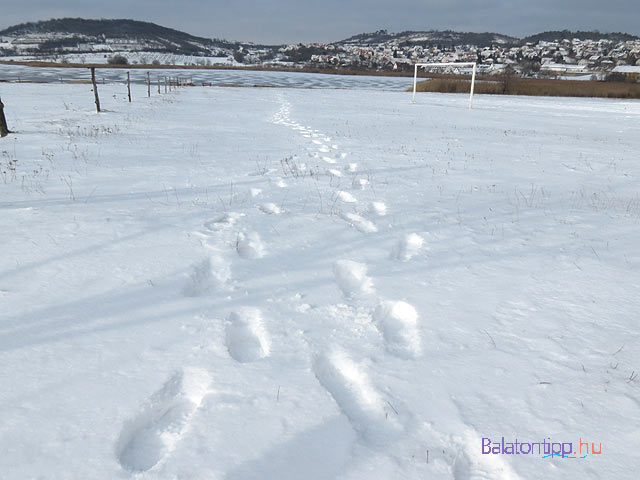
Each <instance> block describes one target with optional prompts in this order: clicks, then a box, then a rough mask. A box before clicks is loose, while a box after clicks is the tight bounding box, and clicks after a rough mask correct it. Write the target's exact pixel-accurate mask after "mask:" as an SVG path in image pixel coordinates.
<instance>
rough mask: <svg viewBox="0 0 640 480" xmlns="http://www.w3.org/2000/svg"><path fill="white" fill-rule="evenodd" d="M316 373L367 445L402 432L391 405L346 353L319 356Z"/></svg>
mask: <svg viewBox="0 0 640 480" xmlns="http://www.w3.org/2000/svg"><path fill="white" fill-rule="evenodd" d="M313 373H314V374H315V376H316V378H317V379H318V381H319V382H320V384H321V385H322V386H323V387H324V388H325V389H326V390H327V392H329V394H330V395H331V397H333V400H334V401H335V402H336V404H337V405H338V408H339V409H340V411H341V412H342V413H343V414H344V415H345V416H346V417H347V419H348V420H349V423H351V426H352V427H353V429H354V430H355V431H356V432H357V433H358V434H359V435H360V436H361V438H362V439H363V440H364V441H365V442H367V443H369V444H373V445H380V444H385V443H387V442H388V441H389V440H390V439H392V438H394V437H395V436H397V435H398V434H400V433H401V432H402V426H401V425H400V423H399V422H398V420H397V419H396V418H395V416H394V415H393V413H392V414H389V413H390V412H389V410H391V409H388V405H389V404H388V402H386V401H385V400H384V398H383V397H382V395H381V394H380V393H379V392H378V391H377V390H376V389H375V388H374V387H373V386H372V385H371V381H370V379H369V376H368V375H367V373H366V372H365V370H364V369H363V368H362V367H361V366H360V365H358V364H357V363H356V362H354V361H353V360H352V359H351V358H349V356H348V355H347V353H346V352H344V351H342V350H339V349H335V350H333V351H332V352H330V353H328V354H323V355H319V356H317V357H316V358H315V359H314V362H313Z"/></svg>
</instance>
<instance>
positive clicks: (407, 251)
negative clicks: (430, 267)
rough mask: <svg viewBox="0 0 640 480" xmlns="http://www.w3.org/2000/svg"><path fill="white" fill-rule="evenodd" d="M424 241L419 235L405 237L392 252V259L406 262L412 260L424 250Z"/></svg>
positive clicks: (411, 234) (410, 234) (413, 234)
mask: <svg viewBox="0 0 640 480" xmlns="http://www.w3.org/2000/svg"><path fill="white" fill-rule="evenodd" d="M423 244H424V239H423V238H422V237H421V236H420V235H418V234H417V233H409V234H407V235H403V236H402V237H401V238H400V240H398V243H397V244H396V246H395V247H394V249H393V251H392V252H391V258H392V259H394V260H400V261H403V262H406V261H408V260H411V259H412V258H413V257H414V256H415V255H416V254H417V253H418V252H419V251H420V249H421V248H422V246H423Z"/></svg>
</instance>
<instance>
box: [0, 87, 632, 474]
mask: <svg viewBox="0 0 640 480" xmlns="http://www.w3.org/2000/svg"><path fill="white" fill-rule="evenodd" d="M100 93H101V96H102V98H103V108H104V109H105V112H103V113H101V114H99V115H98V114H96V113H95V111H94V109H93V104H92V101H93V97H92V93H91V92H90V90H89V88H88V87H87V86H86V85H54V84H49V85H47V84H2V85H1V87H0V96H1V98H2V101H3V102H4V104H5V105H6V108H5V112H6V114H7V118H8V120H9V126H10V128H11V129H13V130H15V131H16V132H17V133H16V134H11V135H9V136H8V137H5V138H3V139H1V140H0V166H1V168H0V172H1V174H2V178H1V180H2V181H0V211H1V212H2V214H1V215H0V242H1V244H2V246H3V253H4V254H3V255H2V256H0V376H1V378H2V380H3V381H2V385H3V388H2V389H0V415H1V418H2V422H0V451H1V452H2V455H0V472H2V474H1V476H2V478H4V479H24V478H43V479H55V480H59V479H80V478H83V479H86V478H92V479H109V480H112V479H125V478H148V479H175V478H189V479H214V478H216V479H218V478H220V479H231V480H248V479H261V480H267V479H274V480H275V479H278V480H282V479H321V480H328V479H359V480H371V479H385V480H390V479H403V480H404V479H424V478H433V479H455V480H466V479H479V478H484V479H492V480H493V479H518V478H520V479H534V478H546V479H566V478H589V479H598V478H616V479H632V478H635V477H636V472H635V468H636V466H637V465H638V464H639V462H640V454H639V452H640V437H639V436H638V432H637V426H638V424H639V422H640V379H639V378H638V377H637V375H638V372H640V350H639V348H640V332H639V330H638V321H637V318H638V307H639V301H638V288H639V286H640V253H639V250H638V244H639V242H640V234H639V233H638V232H639V230H638V222H639V218H640V195H639V193H638V180H639V176H640V166H639V165H638V162H637V157H638V152H640V135H638V124H639V120H640V104H638V103H637V102H633V101H611V100H586V99H556V98H553V99H551V98H535V99H532V98H520V97H499V96H490V97H489V96H487V97H483V96H480V97H478V98H477V100H476V102H475V104H474V109H473V110H468V109H467V108H466V98H465V97H464V96H457V95H450V96H447V95H439V94H421V95H420V96H419V97H418V102H417V104H413V105H412V104H411V103H410V94H407V93H396V92H372V91H357V90H355V91H354V90H352V91H349V90H329V89H327V90H307V89H280V88H268V89H259V88H203V87H198V88H195V87H194V88H188V89H180V90H177V91H176V90H174V91H173V92H172V93H170V94H166V95H164V94H163V95H154V96H153V97H152V98H150V99H147V98H144V95H146V88H145V87H144V86H141V85H140V86H139V85H134V103H132V104H129V103H128V102H127V100H126V91H125V90H124V89H123V87H122V86H116V85H112V86H109V85H106V86H102V85H101V86H100ZM516 440H517V441H518V442H519V443H518V445H520V449H519V450H518V451H519V452H520V453H519V454H517V455H516V454H509V453H508V452H509V444H511V452H513V451H514V450H513V449H514V442H515V441H516ZM503 442H505V445H506V446H505V445H503ZM580 442H582V443H583V445H582V446H581V445H580ZM563 444H564V445H563ZM568 444H571V445H570V446H569V447H568V446H567V445H568ZM487 445H489V446H490V447H491V453H487V448H488V447H487ZM523 445H528V447H529V453H526V452H525V451H524V448H523ZM536 445H537V446H536ZM585 445H587V446H588V447H587V446H585ZM594 447H595V449H596V451H595V452H594V450H593V449H594ZM516 448H518V447H516ZM547 448H548V449H550V450H552V451H553V452H555V453H559V452H564V453H565V454H566V455H565V456H564V457H562V456H557V455H556V456H554V457H553V458H552V457H548V456H546V455H545V449H547ZM586 448H589V452H588V454H587V452H586ZM496 449H497V450H496ZM532 449H533V451H532ZM569 449H570V450H571V452H570V453H569ZM598 450H600V452H601V453H597V452H598ZM498 451H499V453H497V452H498ZM483 452H484V453H483ZM574 452H575V454H574ZM585 455H586V458H581V457H583V456H585ZM543 457H547V458H543Z"/></svg>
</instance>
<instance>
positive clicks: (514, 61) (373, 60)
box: [0, 22, 640, 76]
mask: <svg viewBox="0 0 640 480" xmlns="http://www.w3.org/2000/svg"><path fill="white" fill-rule="evenodd" d="M137 23H139V22H137ZM144 25H153V24H144ZM153 27H156V26H155V25H153ZM158 28H159V27H158ZM381 32H382V33H383V34H381V35H377V34H380V33H381ZM178 33H181V32H178ZM184 35H186V34H184ZM465 35H466V36H465ZM473 35H475V36H479V35H487V36H488V40H487V39H483V40H482V42H483V43H484V44H485V45H487V46H477V45H473V44H465V43H464V40H468V39H469V36H473ZM628 37H631V36H628ZM631 38H634V39H633V40H625V41H614V40H610V39H597V40H594V39H588V40H583V39H579V38H567V39H563V40H556V41H545V40H539V41H536V42H528V43H524V44H521V43H522V42H519V43H520V44H518V42H517V40H518V39H514V38H511V37H505V36H501V35H498V34H459V33H456V32H408V33H406V34H387V33H386V31H380V32H376V33H375V34H361V35H358V36H355V37H352V38H350V39H347V40H344V41H342V42H337V43H328V44H320V43H309V44H296V45H286V46H260V45H255V44H251V43H239V42H226V41H220V40H208V39H199V38H197V37H190V39H188V41H185V40H183V39H180V40H179V41H177V40H174V39H171V38H160V37H159V36H158V35H155V36H147V37H144V36H143V35H140V36H137V35H132V34H128V36H126V37H121V38H118V37H109V36H105V35H92V36H87V35H82V34H78V33H72V32H61V33H50V32H49V33H42V32H40V33H38V32H28V33H23V34H20V35H17V36H13V35H2V34H1V33H0V59H1V60H5V61H6V60H8V61H20V60H44V61H56V62H72V63H76V62H80V63H85V62H87V63H89V62H91V63H94V62H95V63H107V62H110V63H112V60H113V59H114V58H116V57H117V58H119V59H125V61H127V62H128V63H135V64H151V63H154V64H172V65H200V66H208V65H232V66H243V65H244V66H264V67H289V68H313V69H329V68H330V69H349V70H368V71H398V72H403V71H406V72H408V71H412V70H413V65H414V64H415V63H417V62H420V63H433V62H477V64H478V68H479V70H480V73H485V74H492V73H500V72H502V71H504V70H505V69H506V68H511V69H513V70H514V71H516V72H518V73H520V74H522V75H525V76H544V75H549V76H562V75H572V76H575V75H596V76H598V75H600V76H603V75H604V74H610V73H611V72H620V73H624V74H630V75H638V74H640V39H637V38H635V37H631ZM192 39H195V40H192ZM478 44H482V43H480V42H479V43H478ZM514 45H517V46H514Z"/></svg>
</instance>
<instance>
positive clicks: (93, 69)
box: [91, 67, 100, 113]
mask: <svg viewBox="0 0 640 480" xmlns="http://www.w3.org/2000/svg"><path fill="white" fill-rule="evenodd" d="M91 84H92V85H93V96H94V97H95V100H96V110H97V111H98V113H100V97H98V85H97V84H96V67H91Z"/></svg>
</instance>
